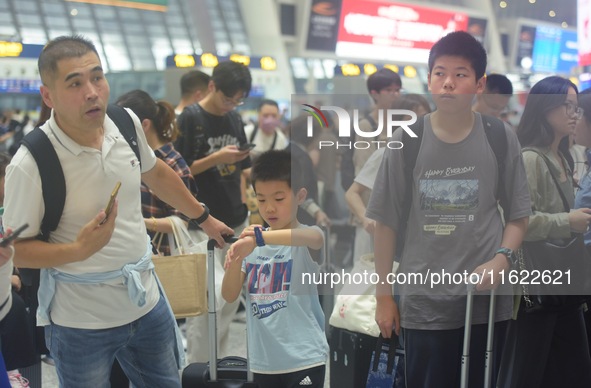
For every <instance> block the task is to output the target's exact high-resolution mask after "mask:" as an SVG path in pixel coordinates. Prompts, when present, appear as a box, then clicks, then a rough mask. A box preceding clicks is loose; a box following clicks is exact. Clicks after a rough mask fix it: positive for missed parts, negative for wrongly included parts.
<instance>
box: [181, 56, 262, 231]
mask: <svg viewBox="0 0 591 388" xmlns="http://www.w3.org/2000/svg"><path fill="white" fill-rule="evenodd" d="M250 86H251V76H250V72H249V70H248V68H247V67H246V66H244V65H242V64H240V63H236V62H231V61H230V62H222V63H220V64H219V65H217V66H216V67H215V69H214V70H213V74H212V77H211V80H210V82H209V85H208V88H209V93H208V94H207V96H206V97H205V98H204V99H203V100H201V101H200V102H199V103H198V104H193V105H191V106H189V107H187V108H185V110H184V111H183V113H182V114H181V115H180V116H179V117H178V124H179V127H180V130H181V133H182V136H181V137H180V138H179V140H178V141H177V143H176V149H177V150H178V151H179V152H180V153H181V155H182V156H183V158H184V159H185V160H186V161H187V164H188V165H189V168H190V169H191V172H192V173H193V175H194V176H195V179H196V181H197V184H198V185H199V194H198V198H199V200H200V201H202V202H205V203H206V204H207V205H208V206H209V210H210V213H211V214H212V215H213V216H214V217H216V218H218V219H219V220H221V221H222V222H224V223H226V224H227V225H228V226H230V227H232V228H236V227H239V226H241V225H242V224H243V222H244V220H245V219H246V216H247V210H246V207H245V205H244V204H243V202H242V195H241V188H240V179H241V174H243V173H244V171H245V170H247V169H249V168H250V158H249V152H248V151H249V150H245V151H240V150H239V149H238V148H239V146H240V145H241V144H245V143H246V135H245V134H244V125H243V123H242V119H241V118H240V115H239V114H238V113H236V112H234V108H236V106H238V105H242V103H243V99H244V98H246V97H247V96H248V93H249V92H250Z"/></svg>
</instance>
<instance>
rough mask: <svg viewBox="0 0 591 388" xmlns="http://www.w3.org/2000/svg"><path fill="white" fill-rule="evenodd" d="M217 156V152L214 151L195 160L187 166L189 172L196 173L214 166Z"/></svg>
mask: <svg viewBox="0 0 591 388" xmlns="http://www.w3.org/2000/svg"><path fill="white" fill-rule="evenodd" d="M217 156H218V154H217V152H214V153H213V154H210V155H207V156H206V157H204V158H201V159H197V160H195V161H194V162H193V163H192V164H191V166H189V169H190V170H191V174H193V175H198V174H201V173H202V172H204V171H207V170H209V169H210V168H212V167H213V166H215V165H216V164H217Z"/></svg>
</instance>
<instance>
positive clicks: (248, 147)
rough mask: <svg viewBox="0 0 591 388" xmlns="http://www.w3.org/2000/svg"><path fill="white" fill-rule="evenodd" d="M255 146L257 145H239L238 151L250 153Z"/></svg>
mask: <svg viewBox="0 0 591 388" xmlns="http://www.w3.org/2000/svg"><path fill="white" fill-rule="evenodd" d="M256 146H257V145H256V144H253V143H244V144H240V145H239V146H238V151H250V150H252V149H253V148H254V147H256Z"/></svg>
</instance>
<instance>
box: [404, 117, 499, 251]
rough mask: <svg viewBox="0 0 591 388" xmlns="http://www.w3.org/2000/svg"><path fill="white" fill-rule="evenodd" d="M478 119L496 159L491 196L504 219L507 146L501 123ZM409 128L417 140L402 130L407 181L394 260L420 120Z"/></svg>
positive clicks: (407, 206)
mask: <svg viewBox="0 0 591 388" xmlns="http://www.w3.org/2000/svg"><path fill="white" fill-rule="evenodd" d="M481 117H482V124H483V126H484V132H485V133H486V139H487V140H488V144H489V145H490V147H491V148H492V150H493V152H494V154H495V158H496V159H497V167H498V183H497V192H496V194H495V197H496V199H497V200H498V201H499V204H500V205H501V207H502V208H503V214H504V216H505V217H507V216H508V215H509V214H510V213H509V211H510V203H509V200H508V198H507V194H506V192H505V159H506V157H507V144H508V143H507V134H506V132H505V124H504V123H503V121H501V120H499V119H497V118H495V117H491V116H485V115H482V116H481ZM409 128H410V129H411V130H412V131H413V132H414V133H415V134H416V135H417V137H410V135H409V134H408V133H407V132H406V131H404V132H403V134H402V143H403V144H404V147H403V148H402V152H403V158H404V180H405V182H407V185H406V191H405V193H404V200H403V202H402V217H401V219H400V224H399V227H398V233H397V235H398V237H397V239H396V240H397V244H396V256H397V257H398V258H401V255H402V251H403V249H404V239H405V232H406V228H407V225H408V218H409V216H410V209H411V206H412V193H413V187H414V179H413V170H414V168H415V165H416V164H417V157H418V155H419V149H420V148H421V142H422V139H423V128H424V118H423V117H419V118H418V119H417V121H416V123H414V124H412V125H410V126H409Z"/></svg>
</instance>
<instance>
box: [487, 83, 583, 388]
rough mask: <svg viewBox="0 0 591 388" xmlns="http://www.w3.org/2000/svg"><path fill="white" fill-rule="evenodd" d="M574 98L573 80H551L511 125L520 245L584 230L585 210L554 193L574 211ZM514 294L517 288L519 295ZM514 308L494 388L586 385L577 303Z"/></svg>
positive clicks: (577, 116)
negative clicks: (522, 227) (522, 196)
mask: <svg viewBox="0 0 591 388" xmlns="http://www.w3.org/2000/svg"><path fill="white" fill-rule="evenodd" d="M577 94H578V91H577V87H576V86H575V85H574V84H573V83H572V82H570V81H569V80H567V79H564V78H561V77H556V76H552V77H547V78H544V79H543V80H541V81H539V82H538V83H537V84H535V85H534V86H533V88H532V89H531V91H530V94H529V96H528V99H527V103H526V105H525V109H524V111H523V115H522V117H521V121H520V123H519V126H518V128H517V137H518V138H519V142H520V143H521V146H522V147H523V151H522V155H523V161H524V165H525V170H526V174H527V182H528V186H529V191H530V197H531V202H532V210H533V214H532V215H531V216H530V217H529V227H528V230H527V234H526V236H525V238H524V241H539V240H546V239H559V238H570V237H571V233H572V232H578V233H582V232H585V231H586V230H587V228H588V225H589V222H590V221H591V209H589V208H583V209H577V210H571V211H570V212H569V211H568V210H567V209H565V206H564V203H563V200H562V197H561V194H560V192H559V190H560V191H562V193H563V196H564V197H565V198H566V200H567V202H568V204H569V207H570V208H573V205H574V188H573V179H572V169H573V161H572V157H571V156H570V154H569V151H568V136H569V135H570V134H572V133H574V131H575V127H576V125H577V122H578V121H579V119H581V117H582V115H583V110H582V109H581V108H580V107H579V106H578V99H577ZM553 176H554V177H555V178H556V183H555V180H554V178H553ZM582 254H583V252H581V255H582ZM533 259H534V260H535V258H533ZM514 269H517V270H519V269H520V268H514ZM521 291H522V289H521V286H518V289H517V292H518V294H521ZM517 304H518V308H516V311H517V313H516V319H515V320H513V321H511V322H510V324H509V328H508V332H507V342H506V345H505V349H504V353H503V357H502V361H501V369H500V372H499V383H498V387H502V388H509V387H511V388H513V387H515V388H517V387H530V388H538V387H569V388H576V387H581V388H582V387H587V388H588V387H591V358H590V356H589V348H588V345H587V335H586V332H585V323H584V320H583V306H582V303H581V302H580V299H578V298H577V299H576V300H575V303H574V304H570V305H568V306H565V307H562V308H561V309H559V310H558V311H553V312H545V311H544V312H537V313H531V312H526V309H525V307H526V303H525V301H524V298H523V296H520V297H519V299H517Z"/></svg>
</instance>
